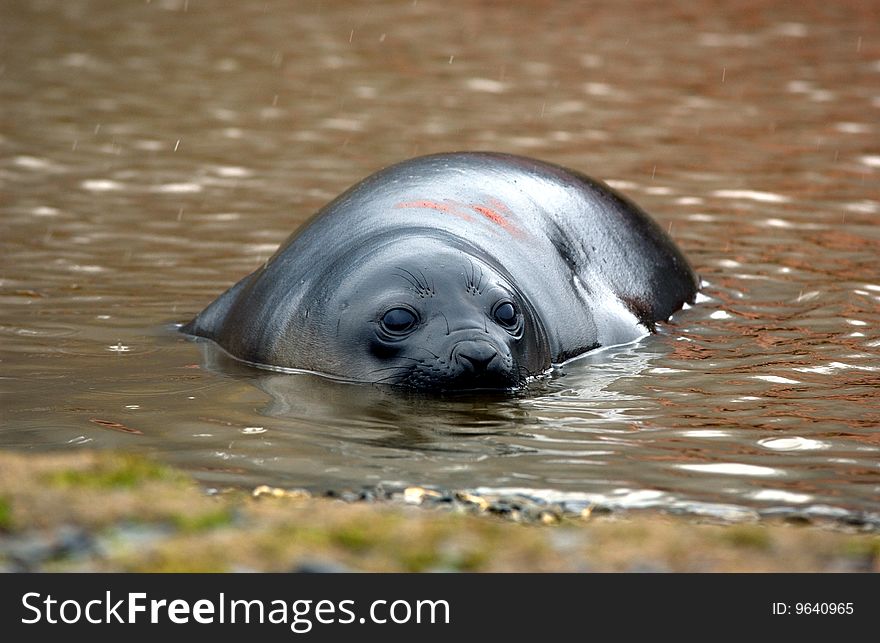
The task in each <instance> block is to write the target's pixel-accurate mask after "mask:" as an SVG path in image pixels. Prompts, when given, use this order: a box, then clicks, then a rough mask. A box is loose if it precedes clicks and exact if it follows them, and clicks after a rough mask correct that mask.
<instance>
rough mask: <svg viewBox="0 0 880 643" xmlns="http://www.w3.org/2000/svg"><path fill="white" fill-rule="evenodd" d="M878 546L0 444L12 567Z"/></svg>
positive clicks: (841, 562)
mask: <svg viewBox="0 0 880 643" xmlns="http://www.w3.org/2000/svg"><path fill="white" fill-rule="evenodd" d="M410 495H413V494H410ZM416 495H417V494H416ZM411 499H412V498H410V500H411ZM416 499H417V498H416ZM878 557H880V536H878V535H877V534H875V533H874V534H871V533H855V532H853V533H847V532H845V531H842V530H840V529H829V528H822V527H816V526H802V525H791V524H783V523H760V524H735V525H718V524H703V523H700V522H698V521H695V520H694V519H692V518H691V519H684V518H675V517H669V516H659V515H653V516H651V515H639V516H634V517H631V518H621V517H616V516H612V517H601V516H600V517H594V516H589V515H587V514H585V516H584V517H583V518H581V519H577V518H568V517H561V518H560V517H558V516H553V519H552V520H543V519H541V520H539V521H537V523H536V524H518V523H516V522H513V521H511V520H509V519H504V518H500V517H496V516H491V515H471V514H469V513H461V512H458V511H455V510H451V511H450V510H444V509H441V508H436V507H435V508H433V509H426V508H423V507H418V506H413V505H410V504H406V502H403V501H402V502H387V501H380V502H343V501H342V500H334V499H327V498H314V497H311V496H309V495H308V494H306V493H302V492H285V491H283V490H276V489H269V488H261V489H260V490H258V492H257V493H254V494H251V493H246V492H244V491H234V490H233V491H228V492H225V493H222V494H218V495H215V496H208V495H207V494H206V493H205V492H204V491H203V490H202V489H201V488H200V487H199V486H198V485H197V484H196V483H195V482H194V481H193V480H192V479H191V478H189V477H188V476H186V475H185V474H183V473H181V472H179V471H175V470H173V469H170V468H168V467H165V466H163V465H160V464H157V463H155V462H153V461H150V460H147V459H144V458H139V457H135V456H130V455H114V454H109V453H97V452H78V453H74V454H63V455H55V454H51V455H23V454H19V453H11V452H2V451H0V568H4V569H6V570H9V571H12V570H32V571H36V570H62V571H73V570H97V571H175V572H183V571H237V570H258V571H293V570H306V569H308V570H316V571H321V570H325V571H333V570H355V571H416V572H420V571H878V569H880V565H878Z"/></svg>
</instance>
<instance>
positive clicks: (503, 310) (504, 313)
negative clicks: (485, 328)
mask: <svg viewBox="0 0 880 643" xmlns="http://www.w3.org/2000/svg"><path fill="white" fill-rule="evenodd" d="M492 316H493V317H494V318H495V321H497V322H498V323H499V324H501V325H502V326H505V327H507V328H511V327H513V326H516V322H517V321H518V315H517V313H516V307H514V305H513V304H512V303H510V302H509V301H505V302H502V303H501V304H499V305H498V306H495V310H494V311H492Z"/></svg>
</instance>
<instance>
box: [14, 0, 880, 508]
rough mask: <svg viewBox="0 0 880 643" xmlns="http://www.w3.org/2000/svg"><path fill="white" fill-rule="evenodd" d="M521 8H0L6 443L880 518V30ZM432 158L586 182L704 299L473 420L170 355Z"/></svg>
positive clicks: (462, 410) (319, 474) (322, 477)
mask: <svg viewBox="0 0 880 643" xmlns="http://www.w3.org/2000/svg"><path fill="white" fill-rule="evenodd" d="M510 4H511V6H507V5H498V6H496V5H494V4H490V3H479V6H477V3H467V2H458V1H453V2H444V3H429V2H424V1H422V2H380V3H369V5H367V4H366V3H351V4H348V3H341V2H340V3H337V2H334V3H320V2H315V3H296V4H295V5H294V3H286V2H252V3H224V4H222V5H221V4H220V3H207V2H197V1H196V0H191V1H190V2H186V1H179V2H178V1H167V0H166V1H159V0H153V1H152V2H143V3H117V2H111V1H109V0H108V1H106V2H83V1H68V2H64V3H59V2H36V1H35V2H31V3H4V4H3V6H2V14H3V15H2V20H0V30H2V33H0V47H2V56H0V92H2V95H0V101H2V102H0V104H2V116H0V127H2V129H0V157H2V158H0V235H2V238H0V244H2V264H0V351H2V354H0V359H2V362H0V365H2V373H0V377H2V378H3V379H2V394H3V401H2V419H0V447H3V448H13V449H19V450H25V451H40V450H75V449H81V448H113V449H123V450H130V451H135V452H140V453H147V454H150V455H152V456H154V457H157V458H160V459H163V460H165V461H168V462H171V463H174V464H176V465H179V466H181V467H184V468H186V469H188V470H190V471H192V472H193V473H194V474H195V475H196V476H197V477H198V478H199V479H200V480H202V481H203V482H204V483H205V484H206V485H209V486H229V485H242V486H248V485H256V484H272V485H280V486H291V487H293V486H296V487H300V486H301V487H307V488H310V489H314V490H325V489H344V488H360V487H362V486H375V485H380V484H384V485H407V484H419V485H427V486H434V487H438V488H443V489H471V490H479V491H480V492H489V491H492V492H497V493H504V494H508V493H524V494H526V495H530V496H532V497H536V498H542V499H548V500H554V501H564V502H567V503H570V504H571V505H573V506H578V504H587V503H591V502H593V503H600V504H604V505H607V506H610V507H653V508H658V509H661V510H665V511H675V512H686V513H696V514H709V515H712V516H724V517H734V518H737V517H752V516H755V515H759V516H766V515H774V514H798V515H813V516H824V517H830V518H832V519H840V520H845V521H846V520H867V521H868V522H869V523H871V524H874V525H878V524H880V503H878V498H880V493H878V492H880V459H878V452H880V430H878V427H880V397H878V393H880V359H878V357H880V268H878V265H880V263H878V251H880V227H878V225H877V224H878V222H880V180H878V179H880V137H878V132H880V118H878V116H880V11H878V8H877V7H878V6H877V5H876V4H875V3H856V2H852V3H828V2H819V1H815V2H805V3H799V4H798V6H797V7H795V6H794V5H789V4H786V5H767V6H763V5H760V4H758V5H756V4H754V3H749V2H742V3H729V2H728V3H721V4H719V5H718V6H717V7H713V6H708V5H707V4H705V3H700V4H694V3H662V4H657V3H651V2H645V3H643V4H642V3H632V4H627V5H626V6H621V5H619V4H618V3H611V2H609V3H598V4H597V3H590V4H589V5H583V6H582V5H581V3H557V4H556V5H554V6H552V7H548V6H546V5H545V4H544V3H531V2H527V3H516V4H515V6H514V4H513V3H510ZM454 149H493V150H497V151H504V152H513V153H519V154H526V155H532V156H536V157H539V158H543V159H546V160H550V161H554V162H557V163H561V164H563V165H568V166H571V167H574V168H577V169H580V170H582V171H585V172H587V173H589V174H592V175H595V176H597V177H599V178H603V179H605V180H608V181H609V182H610V183H612V185H615V186H616V187H618V188H619V189H621V190H622V191H623V192H625V193H626V194H628V195H629V196H631V197H632V198H634V199H635V200H636V201H638V202H639V203H640V204H641V205H642V206H643V207H644V208H645V209H647V210H648V211H650V212H652V213H653V214H654V215H655V217H656V218H657V219H658V221H660V222H661V223H662V224H663V225H664V226H666V227H667V228H668V229H669V230H670V231H671V234H672V236H673V237H674V238H675V239H676V240H677V242H678V243H679V244H680V245H681V247H682V248H683V249H684V251H685V252H686V254H688V256H689V257H690V259H691V261H692V263H693V264H694V266H695V267H696V268H697V270H698V271H699V272H700V274H701V275H702V278H703V279H704V280H705V282H706V285H705V288H704V291H703V292H704V300H703V301H702V302H701V303H699V304H698V305H697V306H695V307H693V308H691V309H689V310H685V311H682V312H680V313H678V314H676V315H675V317H674V318H673V320H672V321H671V322H670V323H667V324H664V325H662V328H661V333H660V334H659V335H655V336H652V337H649V338H646V339H644V340H642V341H641V342H639V343H637V344H634V345H631V346H626V347H622V348H619V349H614V350H609V351H605V352H602V353H598V354H596V355H593V356H590V357H588V358H586V359H584V360H582V361H580V362H578V363H575V364H572V365H571V366H569V367H567V368H566V369H565V373H564V374H560V375H559V376H557V377H554V378H552V379H551V380H549V381H547V382H545V383H542V384H540V385H538V386H536V387H534V389H533V390H530V391H529V392H527V393H526V394H524V395H519V396H513V397H506V398H494V399H491V398H490V399H473V398H471V399H460V398H451V399H419V398H408V397H401V396H399V395H394V394H389V393H388V392H386V391H381V390H376V389H374V388H371V387H369V386H356V385H349V384H340V383H332V382H327V381H324V380H323V379H321V378H317V377H314V376H288V375H279V374H273V373H267V372H262V371H256V370H254V369H250V368H247V367H244V366H241V365H238V364H236V363H233V362H231V361H230V360H229V359H228V358H225V357H224V356H223V355H222V354H219V353H218V351H215V350H211V349H210V347H206V346H203V345H200V344H197V343H194V342H191V341H188V340H187V339H186V338H185V337H183V336H181V335H180V334H178V333H176V332H175V330H174V324H176V323H181V322H185V321H187V320H188V319H189V318H190V317H191V316H192V315H193V314H195V313H196V312H198V311H199V310H201V308H202V307H203V306H204V305H206V304H207V303H208V302H209V301H211V300H212V299H213V298H214V297H215V296H216V295H217V294H219V293H220V292H221V291H222V290H224V289H225V288H226V287H227V286H229V285H231V284H232V283H233V282H235V281H236V280H237V279H239V278H240V277H241V276H243V275H245V274H247V273H248V272H250V271H252V270H253V269H254V268H255V267H256V266H258V265H259V264H260V262H261V261H263V260H265V259H266V258H267V257H268V256H269V255H270V254H271V253H272V252H273V251H274V249H275V248H276V247H277V245H278V244H280V243H281V242H283V241H284V239H285V238H286V237H287V235H288V234H289V233H290V232H291V231H292V230H293V229H295V228H296V226H297V225H298V224H300V223H301V222H302V221H303V220H305V218H306V217H307V216H308V215H310V214H311V213H312V212H313V211H315V210H316V209H317V208H319V207H320V206H321V205H323V204H324V203H325V202H326V201H328V200H329V199H330V198H332V197H333V196H335V195H336V194H338V193H339V192H340V191H342V190H343V189H345V188H346V187H348V186H349V185H350V184H352V183H354V182H356V181H357V180H359V179H360V178H362V177H363V176H366V175H367V174H369V173H371V172H373V171H375V170H377V169H379V168H380V167H383V166H385V165H388V164H390V163H393V162H396V161H399V160H401V159H404V158H407V157H410V156H413V155H417V154H426V153H431V152H438V151H448V150H454Z"/></svg>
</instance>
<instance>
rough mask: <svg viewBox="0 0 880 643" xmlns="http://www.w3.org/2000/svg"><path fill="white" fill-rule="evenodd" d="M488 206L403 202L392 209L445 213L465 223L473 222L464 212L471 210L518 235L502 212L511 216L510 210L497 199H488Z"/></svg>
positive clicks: (449, 202)
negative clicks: (418, 209)
mask: <svg viewBox="0 0 880 643" xmlns="http://www.w3.org/2000/svg"><path fill="white" fill-rule="evenodd" d="M488 204H489V205H491V206H492V207H489V205H481V204H476V203H473V204H470V205H464V204H462V203H458V202H456V201H449V200H447V201H444V202H443V203H440V202H438V201H430V200H427V199H425V200H420V201H403V202H401V203H398V204H397V205H395V206H394V207H396V208H424V209H427V210H436V211H438V212H445V213H447V214H451V215H453V216H456V217H459V218H460V219H464V220H465V221H473V220H474V219H473V217H472V216H471V215H469V214H468V213H467V212H466V211H465V210H466V209H468V208H469V209H471V210H473V211H474V212H476V213H477V214H480V215H482V216H483V217H484V218H485V219H486V220H487V221H489V222H491V223H493V224H495V225H497V226H500V227H501V228H503V229H504V230H506V231H507V232H510V233H512V234H520V230H519V229H518V228H517V227H516V226H515V225H513V224H512V223H511V222H510V221H509V220H508V219H507V217H505V215H504V214H502V212H504V213H505V214H507V215H510V214H512V212H511V211H510V208H508V207H507V206H506V205H504V204H503V203H502V202H501V201H499V200H497V199H489V201H488Z"/></svg>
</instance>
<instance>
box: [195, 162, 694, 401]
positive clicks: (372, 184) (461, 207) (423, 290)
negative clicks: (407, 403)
mask: <svg viewBox="0 0 880 643" xmlns="http://www.w3.org/2000/svg"><path fill="white" fill-rule="evenodd" d="M698 288H699V279H698V277H697V275H696V274H695V273H694V271H693V270H692V269H691V267H690V266H689V264H688V262H687V260H686V259H685V257H684V255H683V254H682V253H681V251H680V250H679V249H678V248H677V247H676V246H675V244H674V243H673V242H672V240H671V239H670V238H669V237H668V236H667V235H666V233H665V232H664V231H663V230H662V229H661V228H660V227H659V226H658V225H657V224H656V223H655V222H654V221H653V220H652V219H651V218H650V217H649V216H648V214H646V213H645V212H644V211H643V210H641V209H640V208H639V207H638V206H637V205H635V204H634V203H633V202H632V201H630V200H628V199H627V198H625V197H624V196H622V195H621V194H619V193H618V192H616V191H615V190H613V189H612V188H610V187H609V186H607V185H606V184H604V183H602V182H600V181H597V180H595V179H592V178H590V177H588V176H586V175H584V174H581V173H579V172H576V171H573V170H569V169H566V168H564V167H561V166H558V165H554V164H551V163H546V162H542V161H538V160H534V159H530V158H525V157H520V156H514V155H508V154H497V153H490V152H460V153H450V154H435V155H431V156H423V157H419V158H415V159H411V160H408V161H404V162H402V163H398V164H397V165H393V166H391V167H388V168H386V169H384V170H381V171H379V172H377V173H375V174H373V175H371V176H369V177H367V178H366V179H364V180H363V181H361V182H360V183H358V184H356V185H355V186H353V187H352V188H350V189H349V190H347V191H346V192H344V193H343V194H342V195H340V196H339V197H337V198H336V199H334V200H333V201H332V202H330V203H329V204H328V205H326V206H325V207H324V208H322V209H321V210H320V211H319V212H318V213H317V214H315V215H314V216H313V217H312V219H311V220H309V221H308V222H307V223H306V224H305V225H303V226H302V227H301V228H300V229H299V230H297V231H296V232H294V234H293V235H292V236H291V237H290V238H289V239H288V240H287V241H286V242H285V243H284V244H283V245H282V246H281V247H280V248H279V249H278V251H277V252H276V253H275V254H274V255H273V256H272V257H271V258H270V259H269V260H268V261H267V262H266V263H265V264H264V265H263V266H262V267H260V268H259V269H258V270H256V271H255V272H253V273H252V274H250V275H248V276H247V277H245V278H244V279H242V280H241V281H239V282H238V283H237V284H235V285H234V286H232V288H230V289H229V290H227V291H226V292H225V293H223V294H222V295H220V297H218V298H217V299H216V300H215V301H214V302H213V303H211V304H210V305H209V306H208V307H207V308H205V310H203V311H202V312H201V313H200V314H199V315H197V316H196V317H195V319H193V320H192V321H191V322H189V323H188V324H186V325H185V326H183V327H182V329H181V330H182V331H183V332H185V333H188V334H190V335H197V336H200V337H205V338H208V339H211V340H213V341H214V342H216V343H218V344H219V345H220V346H221V347H223V348H224V349H225V350H226V351H227V352H228V353H230V354H231V355H232V356H234V357H236V358H238V359H240V360H242V361H245V362H248V363H250V364H252V365H256V366H262V367H266V368H271V369H275V370H288V369H289V370H296V371H312V372H316V373H319V374H323V375H327V376H331V377H335V378H340V379H345V380H353V381H361V382H373V383H386V384H391V385H395V386H401V387H407V388H411V389H418V390H441V391H442V390H462V389H516V388H519V387H522V386H524V385H525V384H526V383H527V382H528V381H529V380H530V379H532V378H533V377H536V376H539V375H541V374H543V373H545V372H547V371H548V369H550V368H551V367H552V366H554V365H557V364H560V363H563V362H565V361H568V360H570V359H572V358H574V357H577V356H579V355H582V354H584V353H586V352H588V351H591V350H594V349H597V348H600V347H606V346H612V345H616V344H623V343H627V342H630V341H633V340H635V339H638V338H640V337H643V336H644V335H646V334H648V333H650V332H654V330H655V324H656V322H658V321H663V320H666V319H668V318H669V317H670V316H671V315H672V313H674V312H675V311H676V310H678V309H680V308H681V307H682V305H683V304H684V303H686V302H693V300H694V297H695V295H696V293H697V290H698Z"/></svg>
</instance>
